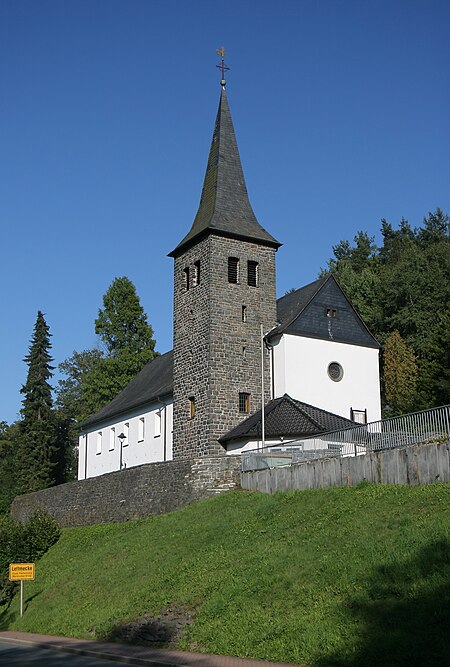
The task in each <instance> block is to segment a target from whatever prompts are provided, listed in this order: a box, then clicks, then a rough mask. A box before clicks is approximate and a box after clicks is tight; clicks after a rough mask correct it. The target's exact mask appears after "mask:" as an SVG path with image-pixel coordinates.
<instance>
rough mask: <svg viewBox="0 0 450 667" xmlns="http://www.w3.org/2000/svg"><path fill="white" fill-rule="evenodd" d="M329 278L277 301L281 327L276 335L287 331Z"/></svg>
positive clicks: (276, 331)
mask: <svg viewBox="0 0 450 667" xmlns="http://www.w3.org/2000/svg"><path fill="white" fill-rule="evenodd" d="M328 278H329V276H324V277H323V278H319V280H315V281H314V282H313V283H309V285H305V286H304V287H300V288H299V289H296V290H294V291H293V292H289V293H288V294H285V295H284V296H282V297H280V298H279V299H277V319H278V322H280V326H278V327H277V328H276V329H275V330H274V334H275V333H283V332H284V331H285V330H286V329H287V327H288V326H289V325H290V324H291V323H292V322H293V321H294V320H295V319H296V318H297V317H298V316H299V315H300V313H301V312H302V311H303V310H304V309H305V307H306V306H307V305H308V303H309V302H310V301H311V299H312V298H313V296H315V294H317V292H318V291H319V290H320V288H321V287H322V285H324V283H325V282H326V281H327V280H328ZM271 335H273V334H271Z"/></svg>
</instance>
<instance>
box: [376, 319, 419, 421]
mask: <svg viewBox="0 0 450 667" xmlns="http://www.w3.org/2000/svg"><path fill="white" fill-rule="evenodd" d="M416 385H417V364H416V358H415V355H414V352H413V351H412V349H411V348H410V347H409V346H408V345H407V344H406V343H405V341H404V340H403V338H402V337H401V336H400V334H399V332H398V331H397V329H396V330H395V331H393V332H392V333H391V334H389V336H388V337H387V339H386V343H385V346H384V354H383V392H384V397H385V409H386V412H388V413H389V415H398V414H402V413H405V412H409V411H410V410H411V409H412V408H413V407H414V403H415V399H416Z"/></svg>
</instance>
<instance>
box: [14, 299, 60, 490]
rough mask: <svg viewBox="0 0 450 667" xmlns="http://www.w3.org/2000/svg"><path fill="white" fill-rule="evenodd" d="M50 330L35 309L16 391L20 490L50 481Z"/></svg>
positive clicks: (52, 427)
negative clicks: (22, 376) (19, 406)
mask: <svg viewBox="0 0 450 667" xmlns="http://www.w3.org/2000/svg"><path fill="white" fill-rule="evenodd" d="M50 336H51V334H50V331H49V328H48V326H47V323H46V321H45V319H44V315H43V314H42V313H41V311H38V315H37V320H36V324H35V326H34V332H33V336H32V339H31V342H30V347H29V352H28V354H27V356H26V357H25V359H24V361H25V363H26V364H28V375H27V381H26V383H25V384H24V386H23V387H22V389H21V390H20V391H21V393H22V394H24V399H23V402H22V412H21V414H22V421H21V423H20V444H19V449H18V454H17V464H18V466H17V467H18V471H19V473H18V474H19V483H20V486H21V490H22V491H24V492H28V491H37V490H39V489H43V488H46V487H48V486H52V484H54V482H55V479H54V467H55V456H56V444H55V440H56V437H55V436H56V429H55V420H54V415H53V410H52V407H53V405H52V389H51V386H50V384H49V380H50V378H51V377H52V370H53V366H51V365H50V364H51V362H52V361H53V359H52V357H51V356H50V354H49V350H50V348H51V343H50Z"/></svg>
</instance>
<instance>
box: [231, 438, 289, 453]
mask: <svg viewBox="0 0 450 667" xmlns="http://www.w3.org/2000/svg"><path fill="white" fill-rule="evenodd" d="M281 443H283V444H284V440H283V439H281V438H266V440H265V441H264V444H265V447H272V446H274V445H279V444H281ZM261 448H262V442H261V439H259V440H246V439H242V440H238V441H235V442H231V443H228V445H227V454H232V455H236V454H241V453H242V452H249V451H252V450H255V449H256V450H257V449H261Z"/></svg>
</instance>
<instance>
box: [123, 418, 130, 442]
mask: <svg viewBox="0 0 450 667" xmlns="http://www.w3.org/2000/svg"><path fill="white" fill-rule="evenodd" d="M123 434H124V436H125V439H124V441H123V447H127V446H128V442H129V440H128V436H129V435H130V424H129V423H128V422H127V423H126V424H124V425H123Z"/></svg>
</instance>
